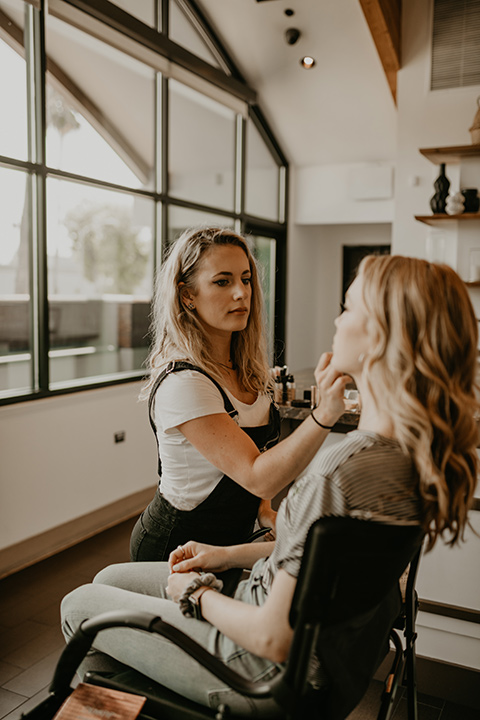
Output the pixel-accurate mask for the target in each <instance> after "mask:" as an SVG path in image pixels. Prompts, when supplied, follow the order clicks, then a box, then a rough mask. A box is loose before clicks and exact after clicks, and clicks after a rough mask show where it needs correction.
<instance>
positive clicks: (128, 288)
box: [65, 204, 148, 295]
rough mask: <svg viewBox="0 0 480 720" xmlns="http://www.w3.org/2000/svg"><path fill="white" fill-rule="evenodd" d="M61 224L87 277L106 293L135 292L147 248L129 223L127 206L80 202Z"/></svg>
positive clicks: (140, 276)
mask: <svg viewBox="0 0 480 720" xmlns="http://www.w3.org/2000/svg"><path fill="white" fill-rule="evenodd" d="M65 225H66V227H67V229H68V233H69V236H70V238H71V240H72V242H73V249H74V252H76V253H78V254H80V255H81V256H82V258H83V267H84V273H85V277H86V278H87V280H90V281H91V282H93V283H95V284H96V286H97V288H99V289H101V291H102V292H106V293H112V294H117V293H118V294H126V295H130V294H132V293H133V292H134V291H135V288H136V287H137V285H138V284H139V283H140V282H141V281H142V279H143V278H144V276H145V272H146V269H147V264H148V248H147V247H145V243H144V242H143V241H142V239H141V237H140V232H139V230H138V229H136V228H134V227H133V226H132V222H131V216H130V212H129V210H128V209H127V208H124V207H120V206H118V205H87V204H84V205H80V206H78V207H76V208H74V209H73V210H71V211H70V212H69V213H68V215H67V216H66V218H65ZM99 286H100V287H99Z"/></svg>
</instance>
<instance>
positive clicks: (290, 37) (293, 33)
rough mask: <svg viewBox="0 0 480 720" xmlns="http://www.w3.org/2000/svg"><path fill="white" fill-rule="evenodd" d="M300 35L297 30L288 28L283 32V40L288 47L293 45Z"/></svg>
mask: <svg viewBox="0 0 480 720" xmlns="http://www.w3.org/2000/svg"><path fill="white" fill-rule="evenodd" d="M300 35H301V33H300V30H297V28H288V30H285V40H286V41H287V43H288V44H289V45H295V43H296V42H297V40H298V38H299V37H300Z"/></svg>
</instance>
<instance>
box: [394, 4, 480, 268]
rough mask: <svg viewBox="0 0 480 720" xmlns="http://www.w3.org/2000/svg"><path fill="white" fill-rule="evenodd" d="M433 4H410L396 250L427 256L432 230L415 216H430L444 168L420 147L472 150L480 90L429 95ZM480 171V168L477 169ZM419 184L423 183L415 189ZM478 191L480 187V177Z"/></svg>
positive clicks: (401, 76) (452, 173) (401, 93)
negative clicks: (433, 161) (434, 195)
mask: <svg viewBox="0 0 480 720" xmlns="http://www.w3.org/2000/svg"><path fill="white" fill-rule="evenodd" d="M432 5H433V0H404V2H403V13H402V15H403V26H402V33H403V44H402V69H401V70H400V72H399V73H398V91H397V99H398V147H397V163H396V171H395V176H396V189H395V215H394V226H393V248H392V249H393V251H394V252H398V253H401V254H403V255H413V256H415V257H426V237H427V226H426V225H424V224H423V223H419V222H417V221H415V219H414V215H428V214H430V212H431V210H430V206H429V200H430V198H431V197H432V195H433V194H434V192H435V191H434V188H433V182H434V181H435V179H436V177H437V176H438V171H439V169H438V166H436V165H434V164H433V163H431V162H429V161H428V160H427V159H426V158H424V157H423V155H421V154H420V153H419V148H432V147H449V146H454V145H469V144H470V143H471V136H470V133H469V131H468V129H469V128H470V127H471V125H472V122H473V118H474V115H475V113H476V110H477V102H476V100H477V97H478V96H479V95H480V86H479V85H474V86H470V87H465V88H456V89H453V90H436V91H434V92H431V91H430V90H429V77H430V52H431V46H430V38H431V25H432ZM477 168H478V170H479V172H480V164H477ZM446 173H447V177H448V178H449V179H450V181H451V183H452V184H451V192H454V191H455V190H458V189H459V188H458V183H459V177H458V167H457V168H455V166H448V165H447V168H446ZM415 182H417V184H414V183H415ZM476 186H477V187H479V186H480V174H479V175H477V183H476Z"/></svg>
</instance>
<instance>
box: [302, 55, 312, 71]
mask: <svg viewBox="0 0 480 720" xmlns="http://www.w3.org/2000/svg"><path fill="white" fill-rule="evenodd" d="M300 65H301V66H302V67H303V68H305V70H310V69H311V68H313V66H314V65H316V61H315V58H313V57H311V56H310V55H305V57H303V58H302V59H301V60H300Z"/></svg>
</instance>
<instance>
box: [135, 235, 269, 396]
mask: <svg viewBox="0 0 480 720" xmlns="http://www.w3.org/2000/svg"><path fill="white" fill-rule="evenodd" d="M225 245H234V246H236V247H239V248H241V249H242V250H243V251H244V253H245V255H246V256H247V258H248V262H249V265H250V271H251V288H252V296H251V305H250V315H249V318H248V322H247V326H246V328H245V330H242V331H240V332H234V333H233V335H232V344H231V359H232V361H233V364H234V365H235V366H236V368H237V371H238V377H239V380H240V383H241V384H242V385H243V387H244V388H245V389H246V390H247V391H249V392H254V393H265V392H268V391H269V389H270V387H271V374H270V369H269V366H268V361H267V349H266V335H265V327H264V306H263V294H262V289H261V285H260V278H259V273H258V269H257V265H256V262H255V258H254V257H253V255H252V253H251V251H250V248H249V246H248V243H247V241H246V240H245V238H243V237H242V236H241V235H237V234H236V233H235V232H233V230H229V229H225V228H219V227H208V228H194V229H190V230H186V231H185V232H184V233H183V234H182V235H181V236H180V237H179V238H178V240H176V241H175V242H174V243H173V245H172V247H171V249H170V252H169V254H168V257H167V259H166V260H165V262H164V264H163V266H162V268H161V270H160V273H159V275H158V277H157V281H156V289H155V297H154V302H153V311H152V324H151V333H152V337H153V343H152V347H151V350H150V354H149V356H148V358H147V361H146V363H147V367H148V368H149V369H150V376H149V379H148V381H147V383H146V385H145V386H144V388H143V390H142V393H141V395H140V397H141V398H142V399H143V398H146V397H148V393H149V390H150V388H151V387H152V385H153V384H154V382H155V379H156V377H157V376H158V374H159V373H160V371H161V370H162V368H163V367H164V366H165V364H166V363H168V362H170V361H171V360H188V361H189V362H191V363H193V364H194V365H198V366H199V367H201V368H202V369H204V370H206V371H207V372H208V373H209V374H210V375H212V376H213V377H214V378H215V379H216V380H218V381H219V382H220V384H222V382H223V381H224V378H223V376H222V374H221V373H220V371H219V368H218V365H216V364H215V363H213V362H212V360H211V347H210V343H209V340H208V337H207V336H206V334H205V331H204V329H203V327H202V325H201V323H200V322H199V321H198V319H197V317H196V314H195V313H193V312H189V311H188V310H187V309H186V308H185V306H184V303H183V302H182V299H181V292H180V288H179V284H180V283H184V285H185V286H186V287H187V288H189V289H191V290H192V291H194V292H195V283H196V277H197V272H198V269H199V267H200V263H201V261H202V258H203V257H204V256H205V253H207V252H208V251H209V250H211V248H213V247H216V246H225ZM182 287H183V286H182Z"/></svg>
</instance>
